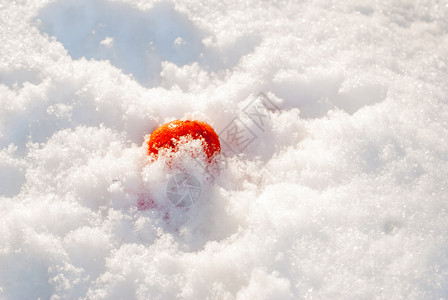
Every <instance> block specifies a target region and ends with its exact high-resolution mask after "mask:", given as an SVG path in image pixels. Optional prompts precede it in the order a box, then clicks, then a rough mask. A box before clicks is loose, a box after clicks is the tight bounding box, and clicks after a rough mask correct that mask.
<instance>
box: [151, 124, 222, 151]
mask: <svg viewBox="0 0 448 300" xmlns="http://www.w3.org/2000/svg"><path fill="white" fill-rule="evenodd" d="M183 136H190V137H191V138H193V139H201V140H202V146H203V148H204V152H205V154H206V155H207V158H208V159H209V160H211V158H212V157H213V156H214V155H215V153H220V152H221V144H220V143H219V137H218V135H217V134H216V132H215V131H214V130H213V128H212V127H211V126H210V125H208V124H207V123H204V122H201V121H190V120H186V121H181V120H175V121H172V122H169V123H166V124H164V125H161V126H159V127H157V128H156V130H154V131H153V133H151V136H150V137H149V141H148V155H154V156H155V157H156V158H157V154H158V153H159V150H160V149H173V150H174V151H177V147H176V142H178V141H179V139H180V138H181V137H183Z"/></svg>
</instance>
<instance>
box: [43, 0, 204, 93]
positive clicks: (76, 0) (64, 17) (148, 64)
mask: <svg viewBox="0 0 448 300" xmlns="http://www.w3.org/2000/svg"><path fill="white" fill-rule="evenodd" d="M38 19H39V20H40V21H39V25H38V27H39V29H40V31H41V32H43V33H47V34H48V35H50V36H55V37H56V38H57V40H58V41H60V42H61V43H62V44H63V45H64V47H65V48H66V49H67V51H68V53H69V54H70V55H71V56H72V57H73V58H74V59H79V58H81V57H86V58H87V59H91V58H93V59H96V60H109V61H110V62H111V63H112V64H113V65H114V66H116V67H118V68H120V69H122V70H123V72H124V73H127V74H132V75H133V76H134V77H135V79H136V80H137V81H138V82H140V83H141V84H142V85H145V86H154V85H156V84H157V81H158V78H159V73H160V71H161V62H162V61H170V62H173V63H175V64H177V65H179V66H182V65H185V64H189V63H191V62H194V61H198V60H199V58H200V56H201V53H202V51H203V44H202V39H203V37H204V34H203V33H202V32H201V31H200V30H199V29H197V28H196V27H195V26H194V24H193V23H192V22H191V21H190V20H189V19H188V18H187V17H186V16H185V15H183V14H181V13H179V12H177V11H176V10H175V9H174V8H173V7H172V4H169V3H159V4H156V5H155V6H154V7H153V8H152V9H150V10H148V11H141V10H138V9H136V8H134V7H132V6H130V5H128V4H123V3H116V2H108V1H105V0H65V1H58V2H54V3H52V4H50V5H48V6H46V7H44V8H43V9H42V10H41V11H40V13H39V15H38Z"/></svg>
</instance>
